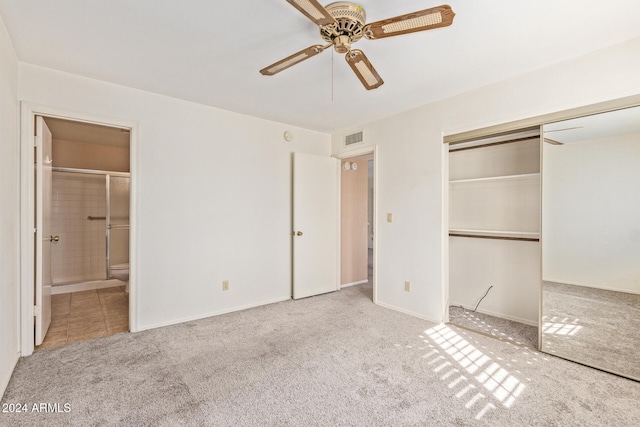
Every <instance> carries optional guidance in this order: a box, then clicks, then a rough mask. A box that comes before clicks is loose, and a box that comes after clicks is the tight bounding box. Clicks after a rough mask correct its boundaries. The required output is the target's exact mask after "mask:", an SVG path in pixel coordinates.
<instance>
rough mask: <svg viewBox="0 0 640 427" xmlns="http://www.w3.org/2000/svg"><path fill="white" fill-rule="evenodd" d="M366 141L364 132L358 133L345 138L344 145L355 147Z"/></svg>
mask: <svg viewBox="0 0 640 427" xmlns="http://www.w3.org/2000/svg"><path fill="white" fill-rule="evenodd" d="M362 141H364V132H363V131H361V130H360V131H358V132H355V133H352V134H349V135H345V137H344V145H353V144H357V143H359V142H362Z"/></svg>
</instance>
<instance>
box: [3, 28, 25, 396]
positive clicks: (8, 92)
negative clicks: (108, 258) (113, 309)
mask: <svg viewBox="0 0 640 427" xmlns="http://www.w3.org/2000/svg"><path fill="white" fill-rule="evenodd" d="M17 91H18V62H17V59H16V54H15V51H14V50H13V45H12V44H11V40H10V39H9V35H8V34H7V31H6V29H5V27H4V23H3V22H2V18H0V171H1V172H0V202H1V203H2V209H0V397H1V396H2V394H4V390H5V388H6V386H7V383H8V382H9V378H10V377H11V372H12V371H13V367H14V366H15V364H16V362H17V361H18V356H19V338H18V331H19V328H20V326H19V312H18V304H19V299H18V296H19V292H18V290H19V287H18V281H19V273H18V272H19V259H18V254H19V251H18V248H19V240H18V236H19V234H18V224H19V207H20V204H19V198H18V196H19V171H18V165H19V161H18V133H17V132H18V101H17V99H18V98H17Z"/></svg>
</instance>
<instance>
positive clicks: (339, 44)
mask: <svg viewBox="0 0 640 427" xmlns="http://www.w3.org/2000/svg"><path fill="white" fill-rule="evenodd" d="M325 9H326V10H327V12H329V14H330V15H331V16H332V17H333V18H334V19H335V20H336V22H337V25H336V24H331V25H325V26H323V27H320V36H321V37H322V38H323V39H324V40H325V41H327V42H330V43H334V46H335V48H336V51H337V52H339V53H345V52H347V51H348V50H349V49H350V48H351V43H353V42H356V41H358V40H360V39H361V38H362V36H363V32H362V29H363V28H364V24H365V22H366V20H367V14H366V13H365V11H364V9H363V8H362V6H360V5H359V4H356V3H351V2H348V1H339V2H335V3H331V4H328V5H327V6H326V7H325ZM345 36H346V37H345ZM347 38H348V41H347Z"/></svg>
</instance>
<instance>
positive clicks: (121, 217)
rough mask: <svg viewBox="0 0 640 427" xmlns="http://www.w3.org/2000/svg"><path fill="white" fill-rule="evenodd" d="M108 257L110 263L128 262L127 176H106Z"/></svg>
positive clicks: (108, 264)
mask: <svg viewBox="0 0 640 427" xmlns="http://www.w3.org/2000/svg"><path fill="white" fill-rule="evenodd" d="M107 179H108V181H107V186H108V195H109V196H108V197H109V200H108V203H107V206H108V210H109V212H108V218H109V222H108V226H107V233H108V234H109V238H108V239H107V241H108V242H109V243H108V246H109V247H108V258H107V271H109V268H110V267H111V266H112V265H118V264H128V263H129V181H130V178H129V177H124V176H112V175H109V176H108V178H107Z"/></svg>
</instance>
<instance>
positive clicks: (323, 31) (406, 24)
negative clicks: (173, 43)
mask: <svg viewBox="0 0 640 427" xmlns="http://www.w3.org/2000/svg"><path fill="white" fill-rule="evenodd" d="M287 2H288V3H289V4H291V5H292V6H293V7H295V8H296V9H298V10H299V11H300V12H301V13H302V14H303V15H305V16H306V17H307V18H309V19H310V20H311V21H313V22H314V23H315V24H316V25H318V27H320V37H322V39H323V40H324V41H326V42H327V43H328V44H327V45H324V46H323V45H319V44H318V45H314V46H310V47H308V48H306V49H303V50H301V51H300V52H296V53H294V54H293V55H291V56H288V57H286V58H284V59H282V60H280V61H278V62H276V63H274V64H271V65H269V66H268V67H266V68H263V69H262V70H260V73H261V74H263V75H265V76H272V75H274V74H277V73H279V72H280V71H282V70H286V69H287V68H289V67H292V66H294V65H296V64H299V63H300V62H302V61H304V60H305V59H309V58H311V57H312V56H316V55H317V54H319V53H321V52H324V51H325V50H326V49H328V48H329V47H331V46H333V47H334V49H335V51H336V52H338V53H344V54H346V55H345V59H346V60H347V63H348V64H349V66H350V67H351V69H352V70H353V72H354V73H355V74H356V76H358V79H360V81H361V82H362V84H363V85H364V87H365V88H366V89H367V90H371V89H375V88H377V87H380V86H381V85H382V84H383V83H384V81H383V80H382V78H381V77H380V75H379V74H378V72H377V71H376V69H375V68H373V65H371V62H369V60H368V59H367V57H366V56H365V54H364V53H363V52H362V51H361V50H360V49H351V45H352V44H353V43H355V42H357V41H358V40H360V39H361V38H362V37H364V38H365V39H368V40H375V39H382V38H385V37H391V36H398V35H401V34H407V33H413V32H416V31H425V30H432V29H434V28H440V27H447V26H449V25H451V24H452V23H453V17H454V16H455V13H454V12H453V10H452V9H451V7H450V6H449V5H442V6H437V7H433V8H430V9H424V10H420V11H417V12H413V13H407V14H405V15H400V16H396V17H394V18H389V19H385V20H382V21H377V22H372V23H370V24H365V22H366V13H365V11H364V9H363V8H362V6H360V5H358V4H356V3H351V2H346V1H339V2H335V3H331V4H329V5H327V6H326V7H322V5H320V3H318V1H317V0H287Z"/></svg>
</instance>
